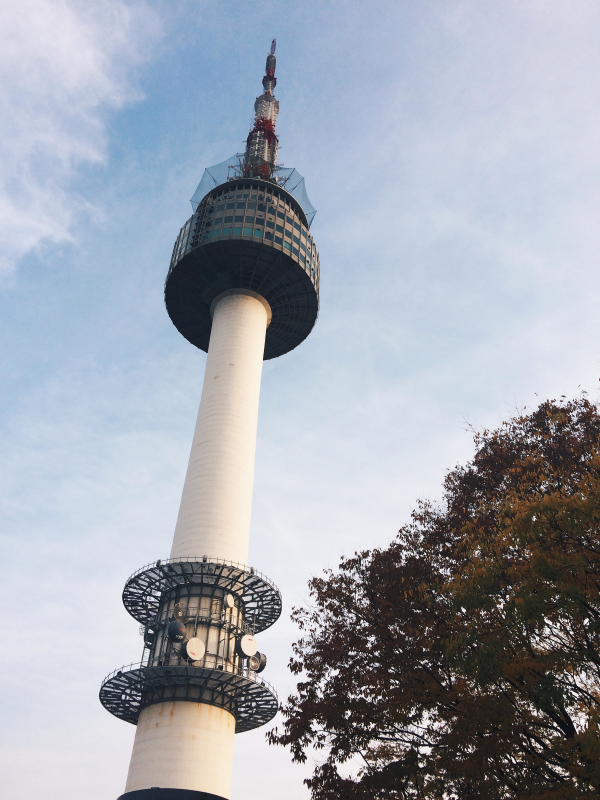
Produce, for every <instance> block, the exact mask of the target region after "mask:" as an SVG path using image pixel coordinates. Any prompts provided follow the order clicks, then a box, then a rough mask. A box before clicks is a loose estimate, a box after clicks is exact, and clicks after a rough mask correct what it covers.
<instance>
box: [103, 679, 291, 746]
mask: <svg viewBox="0 0 600 800" xmlns="http://www.w3.org/2000/svg"><path fill="white" fill-rule="evenodd" d="M174 700H175V701H183V702H190V703H208V704H209V705H213V706H217V707H218V708H224V709H226V710H227V711H229V712H230V713H231V714H233V716H234V717H235V721H236V724H235V732H236V733H243V732H244V731H250V730H253V729H254V728H258V727H260V726H261V725H265V724H266V723H267V722H269V721H270V720H272V719H273V717H274V716H275V714H276V713H277V709H278V707H279V704H278V700H277V695H276V694H275V690H274V689H273V687H272V686H270V685H269V684H268V683H267V682H266V681H264V680H262V679H261V678H259V677H258V676H257V675H254V674H252V673H248V674H247V675H239V674H237V675H236V674H234V673H231V672H224V671H222V670H218V669H206V668H199V667H191V666H156V667H154V666H146V665H144V664H130V665H129V666H126V667H121V669H119V670H115V671H114V672H112V673H111V674H110V675H107V676H106V678H105V679H104V680H103V681H102V686H101V687H100V702H101V703H102V705H103V706H104V708H106V710H107V711H110V713H111V714H114V715H115V717H119V719H122V720H125V722H131V723H132V724H133V725H137V722H138V719H139V716H140V712H141V711H142V710H143V709H144V708H147V707H148V706H151V705H154V704H155V703H165V702H172V701H174Z"/></svg>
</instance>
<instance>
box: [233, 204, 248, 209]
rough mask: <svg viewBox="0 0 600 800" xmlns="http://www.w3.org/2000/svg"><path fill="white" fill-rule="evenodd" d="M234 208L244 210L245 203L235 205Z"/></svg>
mask: <svg viewBox="0 0 600 800" xmlns="http://www.w3.org/2000/svg"><path fill="white" fill-rule="evenodd" d="M235 207H236V208H246V203H237V204H236V206H235Z"/></svg>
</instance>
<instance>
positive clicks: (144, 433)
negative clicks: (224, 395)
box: [0, 0, 600, 800]
mask: <svg viewBox="0 0 600 800" xmlns="http://www.w3.org/2000/svg"><path fill="white" fill-rule="evenodd" d="M0 18H1V22H2V24H1V26H0V28H1V29H2V33H0V38H1V39H2V41H1V42H0V107H1V108H2V112H3V113H2V114H1V115H0V134H1V140H2V142H3V154H2V155H1V156H0V210H1V212H2V213H1V214H0V343H1V347H2V356H3V359H2V363H3V380H2V381H1V382H0V435H1V440H2V448H1V451H0V493H1V505H0V514H1V516H0V528H1V529H0V535H1V537H2V539H1V548H2V550H1V552H2V556H3V558H2V563H3V580H2V589H1V592H2V607H3V609H4V619H5V629H4V637H3V642H4V646H3V648H2V656H1V661H0V669H1V670H2V675H1V679H0V693H1V695H2V697H1V703H2V709H3V724H2V726H0V739H1V746H0V768H1V770H2V773H3V778H2V783H3V786H4V793H5V794H6V796H7V797H17V796H18V797H19V798H20V800H34V798H35V800H37V798H39V797H40V796H42V795H43V796H44V798H45V799H46V800H59V798H60V800H79V798H80V797H81V792H82V791H83V790H84V789H85V794H86V797H87V798H89V800H105V798H116V797H117V796H118V795H119V794H120V793H121V792H122V790H123V786H124V781H125V775H126V771H127V765H128V760H129V755H130V751H131V743H132V740H133V733H134V729H133V727H132V726H130V725H127V724H126V723H122V722H120V721H118V720H116V719H114V718H112V717H111V716H110V715H109V714H107V713H106V712H105V711H104V710H103V709H102V707H101V706H100V705H99V703H98V700H97V691H98V687H99V684H100V682H101V680H102V678H103V676H104V675H105V674H106V673H108V672H109V671H111V670H112V669H114V668H116V667H118V666H120V665H121V664H124V663H129V662H131V661H137V660H139V656H140V654H141V647H142V641H141V638H140V637H139V636H138V632H137V624H136V623H135V622H134V621H133V620H132V619H131V618H129V617H128V615H127V613H126V612H125V610H124V608H123V607H122V605H121V600H120V595H121V591H122V587H123V584H124V582H125V580H126V578H127V577H128V576H129V574H131V573H132V572H133V571H135V570H136V569H137V568H139V567H140V566H142V565H144V564H146V563H148V562H150V561H152V560H154V559H156V558H157V557H164V556H165V555H166V554H168V551H169V549H170V542H171V537H172V533H173V528H174V524H175V519H176V515H177V510H178V504H179V499H180V493H181V488H182V485H183V478H184V472H185V468H186V464H187V458H188V454H189V448H190V444H191V437H192V432H193V426H194V421H195V416H196V412H197V406H198V402H199V399H200V391H201V386H202V375H203V369H204V363H205V356H204V354H203V353H200V352H199V351H197V350H195V349H194V348H193V347H192V346H191V345H189V344H188V342H186V341H185V340H184V339H183V338H182V337H181V336H180V335H179V334H178V333H177V331H176V330H175V329H174V327H173V326H172V324H171V323H170V321H169V319H168V316H167V314H166V312H165V310H164V306H163V298H162V290H163V282H164V277H165V275H166V271H167V268H168V264H169V259H170V254H171V250H172V246H173V242H174V240H175V238H176V236H177V233H178V230H179V228H180V227H181V225H182V224H183V223H184V222H185V220H186V219H187V218H188V217H189V216H190V213H191V210H190V205H189V198H190V197H191V195H192V193H193V191H194V189H195V188H196V185H197V183H198V180H199V179H200V177H201V175H202V171H203V169H204V167H205V166H208V165H210V164H214V163H216V162H218V161H221V160H223V159H224V158H226V157H228V156H229V155H231V154H232V153H233V152H235V150H236V149H240V148H241V147H242V143H243V141H244V139H245V137H246V135H247V132H248V129H249V125H250V121H251V117H252V105H253V101H254V98H255V97H256V96H257V95H258V94H259V93H260V91H261V83H260V81H261V77H262V74H263V67H264V60H265V56H266V53H267V52H268V48H269V45H270V41H271V39H272V38H273V37H274V36H276V37H277V56H278V66H277V76H278V86H277V90H276V96H277V97H278V99H279V101H280V104H281V111H280V115H279V121H278V133H279V136H280V141H281V145H282V147H281V151H280V160H281V161H282V162H283V163H284V164H285V165H286V166H295V167H297V168H298V169H299V171H300V172H301V173H302V174H303V175H305V176H306V183H307V188H308V192H309V196H310V198H311V200H312V202H313V204H314V205H315V206H316V208H317V209H318V214H317V216H316V219H315V222H314V224H313V228H312V232H313V234H314V236H315V239H316V242H317V245H318V247H319V250H320V255H321V292H322V294H321V313H320V317H319V320H318V323H317V326H316V328H315V330H314V331H313V333H312V334H311V336H310V337H309V338H308V340H307V341H306V342H305V343H304V344H303V345H302V346H301V347H300V348H299V349H298V350H296V351H294V352H292V353H290V354H288V355H286V356H284V357H282V358H280V359H276V360H275V361H270V362H267V363H266V364H265V369H264V377H263V387H262V395H261V410H260V419H259V438H258V451H257V469H256V483H255V499H254V511H253V522H252V538H251V563H252V564H254V565H255V566H256V568H257V569H259V570H260V571H262V572H264V573H266V574H267V575H269V577H271V578H272V579H273V580H274V581H275V582H276V583H277V584H278V585H279V586H280V587H281V589H282V592H283V596H284V615H283V616H282V618H281V620H280V622H279V623H278V624H277V625H276V626H275V627H274V628H272V629H271V630H270V631H268V632H266V633H264V634H263V635H262V637H261V645H262V647H264V650H265V652H266V653H267V655H268V656H269V667H268V672H267V673H265V677H266V678H267V679H268V680H269V681H270V682H271V683H273V684H274V685H275V686H276V688H277V689H278V692H279V695H280V697H286V696H287V694H288V693H289V692H290V691H291V689H292V688H293V681H292V680H291V676H290V675H289V674H288V673H287V671H286V668H285V665H286V662H287V660H288V658H289V655H290V649H291V643H292V641H293V640H294V637H295V630H294V628H293V626H292V624H291V623H290V621H289V611H290V609H291V607H292V606H294V605H296V604H298V603H301V602H303V600H304V599H305V598H306V582H307V580H308V579H309V578H310V577H311V576H312V575H314V574H318V573H319V572H320V571H321V570H322V569H323V568H326V567H335V565H336V564H337V563H338V559H339V557H340V556H341V555H342V554H346V555H348V554H351V553H353V552H354V551H355V550H356V549H358V548H366V547H372V546H378V545H385V544H386V543H387V542H389V541H390V540H391V538H392V537H393V536H394V534H395V532H396V530H397V529H398V528H399V527H400V525H401V524H403V523H404V522H406V521H407V520H408V518H409V515H410V510H411V508H413V507H414V505H415V502H416V500H417V499H418V498H425V497H429V498H432V499H439V498H440V484H441V480H442V478H443V476H444V473H445V472H446V470H448V469H449V468H452V467H453V466H454V465H455V464H456V463H461V462H464V461H465V460H467V459H468V458H469V457H470V455H471V454H472V452H473V445H472V436H471V433H470V432H469V427H470V426H474V427H475V428H477V429H480V428H483V427H489V426H494V425H496V424H498V423H499V422H500V421H501V420H502V419H503V418H505V417H506V416H508V415H510V414H511V413H512V412H513V411H514V410H515V409H516V408H521V407H523V406H526V407H528V408H531V407H532V406H533V405H534V404H535V403H536V402H537V401H538V398H540V399H542V398H546V397H559V396H560V395H566V396H568V397H570V396H572V395H575V394H577V393H578V392H580V391H581V390H586V391H587V392H589V395H590V397H591V398H592V399H594V400H597V399H598V386H599V383H598V379H599V377H600V361H599V349H600V346H599V341H600V337H599V333H600V322H599V315H598V311H597V308H598V297H599V288H600V285H599V284H600V272H599V269H598V266H599V264H598V262H599V252H600V250H599V244H600V242H599V239H600V236H599V226H598V211H599V202H598V201H599V199H600V198H599V195H600V190H599V181H598V178H599V167H600V157H599V150H598V141H599V133H600V130H599V128H600V111H599V103H598V100H599V94H600V77H599V76H600V69H599V67H600V63H599V62H600V53H599V51H598V47H597V41H598V36H599V33H600V30H599V28H600V7H599V6H598V4H597V3H595V2H587V1H586V0H581V2H578V3H576V4H574V3H568V2H556V1H555V0H544V1H543V2H542V1H541V0H540V1H539V2H538V0H528V2H522V1H521V0H518V1H517V0H502V2H500V1H499V0H496V1H493V2H489V1H487V0H486V1H485V2H484V0H479V1H478V2H470V1H465V2H459V1H458V0H412V1H411V2H408V1H407V0H405V1H404V2H402V1H399V0H396V1H395V2H394V1H392V0H374V1H372V2H370V3H369V4H366V3H363V2H355V1H354V0H345V2H328V1H327V0H321V2H311V1H310V0H309V1H306V0H300V1H299V2H295V3H291V2H289V3H288V2H281V1H279V2H273V1H271V2H269V0H265V2H262V3H260V4H259V3H256V2H245V1H244V0H238V1H237V2H233V1H231V2H230V1H229V0H222V1H220V2H216V3H215V2H214V1H213V2H204V1H203V0H194V1H192V0H181V1H179V0H170V1H169V2H166V0H165V2H146V3H136V2H124V1H123V0H97V1H96V2H94V3H93V4H90V3H86V2H83V0H81V2H80V1H79V0H60V1H59V0H18V2H17V0H6V2H5V3H4V4H3V6H2V10H1V11H0ZM235 764H236V768H235V775H234V790H233V798H232V800H242V797H246V796H247V793H248V790H249V789H250V791H251V792H252V793H254V792H257V791H258V792H260V794H261V796H262V797H263V798H264V800H276V799H277V800H279V798H280V797H281V793H282V791H285V796H286V798H288V800H302V799H303V798H306V797H307V792H306V789H305V788H304V787H303V785H302V778H303V777H304V776H305V775H306V774H307V769H308V768H304V767H297V766H294V765H292V764H291V762H290V758H289V755H288V754H287V753H286V752H285V751H283V750H280V749H274V748H271V747H268V746H267V745H266V743H265V741H264V731H263V730H258V731H254V732H252V733H246V734H242V735H240V736H239V737H237V741H236V760H235Z"/></svg>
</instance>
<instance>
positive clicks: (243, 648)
mask: <svg viewBox="0 0 600 800" xmlns="http://www.w3.org/2000/svg"><path fill="white" fill-rule="evenodd" d="M235 652H236V653H237V654H238V656H241V657H242V658H252V656H255V655H256V653H257V652H258V645H257V644H256V639H255V638H254V636H252V635H251V634H250V633H247V634H246V635H245V636H242V637H241V639H238V640H237V642H236V643H235Z"/></svg>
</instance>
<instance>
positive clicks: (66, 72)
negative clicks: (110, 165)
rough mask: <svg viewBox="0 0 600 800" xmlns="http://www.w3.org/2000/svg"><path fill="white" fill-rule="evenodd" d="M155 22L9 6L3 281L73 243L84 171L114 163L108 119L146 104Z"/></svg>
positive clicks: (132, 10) (48, 2)
mask: <svg viewBox="0 0 600 800" xmlns="http://www.w3.org/2000/svg"><path fill="white" fill-rule="evenodd" d="M157 33H158V21H157V18H156V16H155V14H154V13H153V12H152V11H151V10H150V9H148V7H147V6H146V5H143V4H133V5H132V4H126V3H125V2H122V0H100V2H94V3H85V2H78V1H77V0H66V2H65V0H5V2H4V3H3V4H2V6H1V8H0V140H1V141H2V151H3V152H2V155H1V157H0V275H2V274H4V276H6V274H7V273H10V272H12V271H13V269H14V266H15V263H16V261H17V260H18V259H19V258H20V257H22V256H23V255H25V254H26V253H28V252H30V251H31V250H33V249H35V248H36V247H38V246H39V245H40V243H41V242H43V241H44V240H49V241H54V242H59V241H65V240H68V239H69V238H70V235H71V234H70V229H71V225H72V223H73V220H74V218H75V216H76V215H77V214H78V213H79V212H81V211H82V210H84V209H85V208H86V200H85V199H84V198H82V197H81V196H77V195H76V194H74V193H73V192H72V191H70V190H69V188H70V187H69V183H70V181H71V179H72V177H73V174H74V171H75V170H76V169H77V167H78V166H80V165H82V164H90V163H98V162H102V161H103V160H104V159H105V157H106V133H105V120H106V114H107V112H108V111H109V110H110V109H116V108H119V107H121V106H123V104H124V103H127V102H131V101H133V100H135V99H138V98H140V96H141V93H140V91H139V89H138V88H137V87H136V83H135V77H134V69H135V66H136V65H137V64H138V63H139V62H140V61H141V60H143V59H144V57H145V54H146V52H147V50H148V48H149V46H150V44H151V43H152V41H153V40H154V39H155V38H156V36H157Z"/></svg>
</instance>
